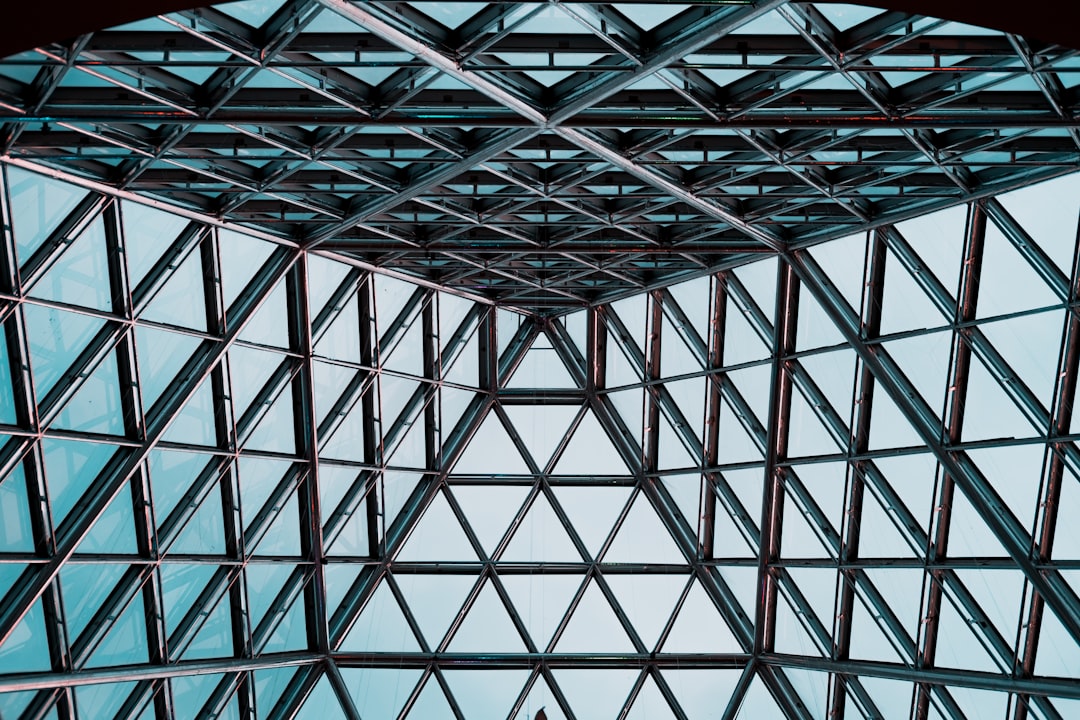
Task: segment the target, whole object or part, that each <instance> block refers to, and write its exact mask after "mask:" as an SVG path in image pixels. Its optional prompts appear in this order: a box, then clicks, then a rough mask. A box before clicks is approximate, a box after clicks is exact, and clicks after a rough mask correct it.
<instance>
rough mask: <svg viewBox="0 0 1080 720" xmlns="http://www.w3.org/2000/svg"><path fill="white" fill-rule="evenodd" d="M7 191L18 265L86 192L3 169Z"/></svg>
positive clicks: (19, 171) (66, 184) (10, 169)
mask: <svg viewBox="0 0 1080 720" xmlns="http://www.w3.org/2000/svg"><path fill="white" fill-rule="evenodd" d="M5 169H6V170H7V190H8V193H9V197H10V198H11V206H12V208H16V209H17V211H16V212H13V213H12V224H13V229H14V231H15V248H16V251H17V252H18V255H19V264H20V265H21V264H25V263H26V261H27V260H29V259H30V256H31V255H33V254H34V252H36V251H37V249H38V248H40V247H41V245H42V243H44V242H45V240H47V239H48V237H49V235H50V233H52V231H53V229H54V228H56V226H58V225H59V224H60V222H61V221H62V220H63V219H64V218H66V217H67V216H68V215H69V214H70V213H71V211H72V210H74V209H75V206H76V205H77V204H78V203H79V201H80V200H81V199H82V198H83V197H85V196H86V191H85V190H83V189H82V188H80V187H77V186H75V185H73V184H71V183H66V182H60V181H59V180H53V179H51V178H47V177H44V176H42V175H37V174H34V173H30V172H26V171H25V170H22V169H20V168H15V167H11V166H10V165H8V166H6V168H5Z"/></svg>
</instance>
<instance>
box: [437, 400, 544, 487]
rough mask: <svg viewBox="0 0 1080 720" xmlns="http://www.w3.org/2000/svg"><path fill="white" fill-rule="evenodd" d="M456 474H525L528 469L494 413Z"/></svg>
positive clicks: (470, 443) (464, 455) (484, 423)
mask: <svg viewBox="0 0 1080 720" xmlns="http://www.w3.org/2000/svg"><path fill="white" fill-rule="evenodd" d="M453 472H454V473H455V474H458V475H526V474H528V473H529V467H528V466H527V465H526V464H525V460H523V459H522V457H521V454H520V453H519V452H518V451H517V448H516V447H515V446H514V443H513V441H512V440H511V439H510V436H509V435H508V434H507V432H506V428H505V427H503V424H502V422H501V421H500V420H499V418H498V416H497V415H496V414H495V413H494V412H489V413H488V415H487V417H486V418H484V422H483V423H481V425H480V427H479V428H478V429H477V431H476V434H475V435H474V436H473V438H472V440H470V441H469V446H468V447H466V448H465V452H463V453H462V454H461V457H460V459H458V461H457V464H456V465H454V468H453Z"/></svg>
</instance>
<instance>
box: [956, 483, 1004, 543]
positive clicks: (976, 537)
mask: <svg viewBox="0 0 1080 720" xmlns="http://www.w3.org/2000/svg"><path fill="white" fill-rule="evenodd" d="M949 556H950V557H983V558H984V557H1008V556H1009V553H1008V551H1006V550H1005V548H1004V546H1002V544H1001V541H1000V540H998V538H997V536H996V535H995V534H994V532H993V531H992V530H991V529H990V528H989V527H988V526H987V524H986V521H985V520H984V519H983V518H982V516H981V515H980V514H979V512H978V511H977V510H976V509H975V507H974V506H973V505H972V504H971V501H970V500H968V497H967V495H966V494H965V493H964V491H963V490H962V489H961V488H958V489H957V491H956V492H955V493H953V506H952V517H951V519H950V521H949Z"/></svg>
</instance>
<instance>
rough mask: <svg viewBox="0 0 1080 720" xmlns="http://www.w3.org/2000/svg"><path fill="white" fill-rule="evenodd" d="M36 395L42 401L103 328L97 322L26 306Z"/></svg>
mask: <svg viewBox="0 0 1080 720" xmlns="http://www.w3.org/2000/svg"><path fill="white" fill-rule="evenodd" d="M22 308H23V316H24V317H25V318H26V336H27V338H26V339H27V342H28V344H29V346H30V367H31V368H32V369H33V374H34V392H35V393H37V397H38V400H42V399H44V398H45V396H46V395H47V394H48V393H49V391H50V390H52V388H53V386H54V385H55V384H56V383H57V381H59V380H60V379H61V378H62V377H64V374H65V373H66V372H67V371H68V368H70V367H71V365H72V363H74V362H75V359H76V358H77V357H78V356H79V353H81V352H82V351H83V350H84V349H85V348H86V346H87V345H88V344H89V343H90V341H91V340H92V339H93V338H94V336H95V335H97V334H98V333H99V332H100V331H101V330H102V328H103V327H104V322H103V321H102V320H99V319H98V318H95V317H91V316H89V315H83V314H81V313H74V312H68V311H66V310H56V309H53V308H46V307H42V306H40V305H34V304H33V303H23V305H22Z"/></svg>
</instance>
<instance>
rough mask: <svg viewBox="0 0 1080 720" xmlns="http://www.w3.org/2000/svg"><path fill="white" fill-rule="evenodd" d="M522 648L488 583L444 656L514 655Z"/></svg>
mask: <svg viewBox="0 0 1080 720" xmlns="http://www.w3.org/2000/svg"><path fill="white" fill-rule="evenodd" d="M524 651H525V645H524V643H523V642H522V641H521V636H520V635H519V634H518V631H517V629H516V628H515V627H514V623H513V621H511V619H510V615H509V614H508V613H507V612H506V606H505V605H503V602H502V599H501V598H500V597H499V593H498V592H497V591H496V590H495V586H494V585H492V583H491V581H490V580H488V581H487V582H486V583H485V584H484V587H483V588H482V589H481V590H480V594H479V595H478V596H477V597H476V601H475V602H474V603H473V605H472V607H471V608H469V610H468V614H467V615H466V616H465V619H464V620H463V621H462V623H461V625H460V626H459V627H458V629H457V632H455V633H454V637H453V638H452V639H451V640H450V644H449V645H448V646H447V652H451V653H455V652H465V653H467V652H482V653H514V652H524Z"/></svg>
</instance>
